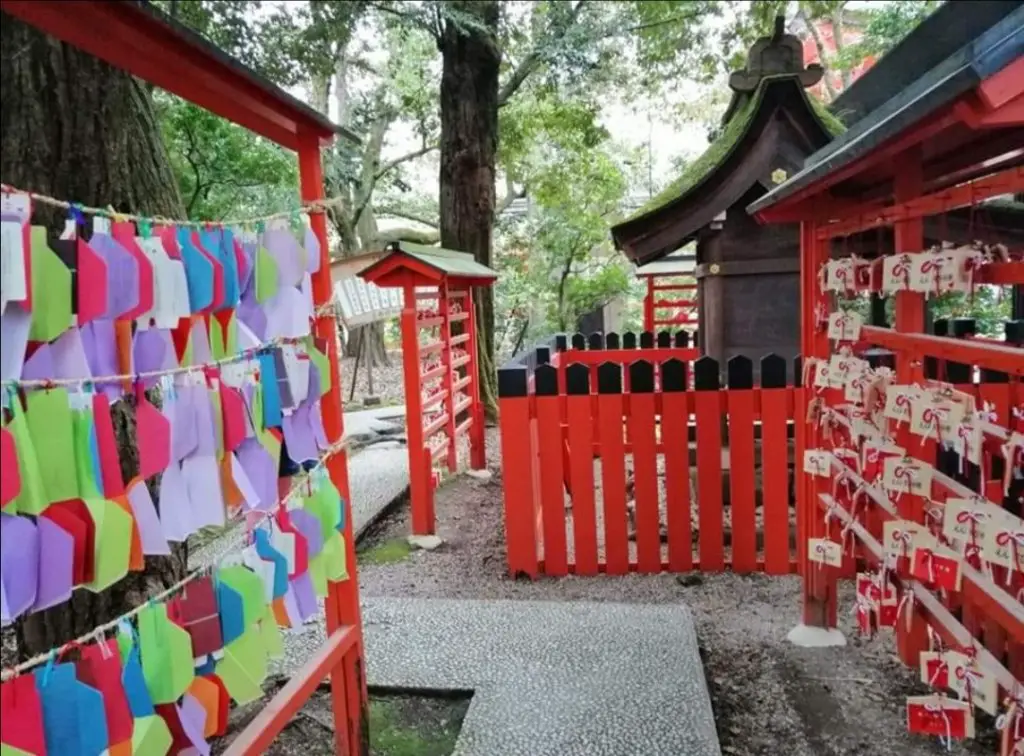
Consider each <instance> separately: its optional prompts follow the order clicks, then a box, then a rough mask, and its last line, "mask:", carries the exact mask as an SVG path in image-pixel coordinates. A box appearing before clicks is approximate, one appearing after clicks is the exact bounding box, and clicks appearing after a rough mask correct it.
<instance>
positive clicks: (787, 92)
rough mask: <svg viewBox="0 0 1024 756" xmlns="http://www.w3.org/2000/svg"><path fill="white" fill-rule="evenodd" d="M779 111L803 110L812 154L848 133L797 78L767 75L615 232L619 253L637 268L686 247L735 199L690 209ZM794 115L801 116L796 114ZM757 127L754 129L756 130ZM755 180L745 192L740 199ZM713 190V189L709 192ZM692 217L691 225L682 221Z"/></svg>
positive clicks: (733, 167) (735, 98)
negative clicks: (659, 234)
mask: <svg viewBox="0 0 1024 756" xmlns="http://www.w3.org/2000/svg"><path fill="white" fill-rule="evenodd" d="M777 107H787V108H789V109H790V110H794V109H795V110H802V111H803V114H804V115H805V116H806V118H805V119H803V120H806V121H808V122H809V125H811V126H812V127H813V130H816V131H817V133H816V134H813V133H812V134H811V138H812V140H813V141H814V144H811V145H808V153H810V152H813V151H814V149H816V148H818V147H821V146H822V145H824V144H826V143H828V142H829V141H830V140H831V139H832V138H833V137H835V136H837V135H838V134H841V133H842V132H843V130H844V128H845V127H844V126H843V124H842V122H841V121H840V120H839V119H838V118H836V117H835V116H834V115H832V114H831V113H829V112H828V110H826V108H825V106H824V105H823V104H822V103H821V102H819V101H818V100H816V99H815V98H814V97H813V96H811V95H808V93H807V91H806V90H805V89H804V85H803V83H802V82H801V81H800V79H799V77H798V76H796V75H794V74H780V75H774V76H767V77H765V78H763V79H761V81H760V82H759V83H758V84H757V87H756V89H754V91H753V92H752V93H749V94H747V93H736V94H734V95H733V100H732V102H731V103H730V105H729V109H728V110H727V111H726V119H727V120H726V122H725V126H724V128H723V130H722V132H721V133H720V134H719V135H718V137H717V138H716V139H715V140H714V142H712V143H711V145H710V146H709V147H708V149H707V150H706V151H705V152H704V153H703V154H702V155H701V156H700V157H699V158H697V159H696V160H694V161H693V162H692V163H690V164H689V165H688V166H687V167H686V169H685V170H684V171H683V173H682V174H681V175H680V176H679V178H677V179H676V180H675V181H673V182H672V183H671V184H669V185H668V186H667V187H665V189H663V190H662V191H661V192H659V193H658V194H657V195H656V196H654V197H652V198H651V200H650V201H648V202H647V203H646V204H645V205H643V206H642V207H641V208H640V209H639V210H638V211H637V212H635V213H634V214H633V215H632V216H630V217H629V218H627V219H626V220H624V221H622V222H621V223H619V224H617V225H615V226H613V227H612V237H613V239H614V241H615V245H616V247H617V248H618V249H620V250H622V251H624V252H625V253H626V256H627V257H629V258H630V259H631V260H633V261H634V262H636V263H646V262H650V261H651V260H654V259H658V258H659V257H663V256H664V255H666V254H669V253H670V252H672V251H674V250H676V249H678V248H679V247H681V246H683V245H684V244H685V243H686V242H688V241H689V240H691V239H692V238H693V236H694V235H695V234H696V233H697V231H699V230H700V229H701V228H703V227H704V226H705V225H707V223H708V222H709V221H710V220H711V217H714V216H715V215H718V214H719V213H721V212H723V211H724V210H726V209H727V208H728V207H729V206H730V205H731V204H732V203H733V202H735V201H736V200H738V199H739V196H736V197H731V196H730V197H727V196H725V195H723V196H722V198H721V202H720V203H719V204H718V206H716V207H714V208H713V209H711V210H710V211H708V212H705V213H695V212H694V210H696V208H695V207H692V205H693V204H694V203H695V202H696V201H697V200H698V199H701V200H705V199H707V197H706V195H705V193H704V192H703V191H702V190H704V189H706V188H708V189H709V188H710V185H712V184H715V185H718V186H720V185H721V184H722V183H724V182H723V181H721V180H716V179H719V178H721V177H719V176H718V174H719V173H730V172H731V171H733V170H736V169H738V168H739V167H740V166H741V165H742V163H743V159H742V153H745V152H747V151H749V150H750V149H751V148H752V147H753V146H754V145H755V144H756V142H757V139H758V137H759V136H760V132H761V130H762V129H763V127H764V125H765V124H766V123H767V121H768V116H769V115H771V113H772V112H774V110H775V109H776V108H777ZM796 115H798V116H799V115H800V114H799V113H797V114H796ZM755 127H756V128H755ZM755 182H756V178H752V179H751V181H750V182H749V183H748V184H747V185H746V186H744V187H742V189H741V190H740V193H741V194H742V193H743V192H745V191H746V190H747V189H749V187H750V185H752V184H753V183H755ZM711 191H714V190H711ZM686 216H693V217H692V218H691V219H690V220H689V221H688V222H686V221H684V220H683V219H685V218H686ZM675 218H678V219H679V222H678V223H673V224H672V225H673V227H674V229H675V233H674V234H666V236H665V238H664V239H659V240H657V241H655V240H654V239H651V238H649V237H650V236H651V233H652V230H654V228H655V227H656V226H662V225H665V224H667V223H669V222H671V221H672V220H673V219H675Z"/></svg>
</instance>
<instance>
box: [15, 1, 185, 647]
mask: <svg viewBox="0 0 1024 756" xmlns="http://www.w3.org/2000/svg"><path fill="white" fill-rule="evenodd" d="M0 26H2V36H0V39H2V44H0V48H2V50H3V53H2V65H0V79H2V80H3V82H4V107H3V109H2V111H0V162H2V175H3V178H4V181H6V182H9V183H11V184H12V185H14V186H16V187H18V188H21V189H26V190H30V191H35V192H39V193H41V194H48V195H50V196H54V197H58V198H61V199H70V200H74V201H76V202H82V203H84V204H88V205H94V206H101V207H105V206H107V205H111V206H113V207H115V208H117V209H118V210H123V211H126V212H138V213H144V214H151V215H163V216H167V217H178V218H181V217H184V213H185V211H184V207H183V206H182V202H181V197H180V195H179V193H178V188H177V185H176V183H175V180H174V175H173V174H172V172H171V168H170V163H169V161H168V158H167V152H166V150H165V148H164V145H163V142H162V141H161V139H160V131H159V129H158V127H157V124H156V120H155V117H154V112H153V106H152V102H151V100H150V95H149V92H148V91H147V89H146V88H145V87H144V86H143V85H142V84H140V82H138V81H136V80H135V79H133V78H132V77H130V76H128V75H127V74H125V73H123V72H121V71H118V70H115V69H113V68H111V67H110V66H108V65H106V64H105V63H101V62H100V61H98V60H97V59H95V58H93V57H91V56H88V55H85V54H84V53H81V52H79V51H78V50H75V49H73V48H70V47H68V46H67V45H64V44H61V43H59V42H57V41H55V40H53V39H51V38H50V37H47V36H45V35H43V34H40V33H39V32H37V31H36V30H34V29H32V28H30V27H28V26H26V25H24V24H22V23H21V22H19V21H16V20H14V19H13V18H11V17H9V16H6V15H5V16H4V17H3V24H2V25H0ZM64 218H65V213H64V212H63V211H60V210H56V209H54V208H50V207H46V206H42V205H37V207H36V208H34V215H33V222H34V223H37V224H45V225H47V226H49V227H50V228H52V229H61V228H63V225H64ZM113 414H114V418H113V419H114V428H115V431H116V433H117V438H118V442H119V446H120V457H121V471H122V474H123V476H124V479H125V480H126V481H127V480H130V479H131V478H132V477H134V476H135V475H136V474H137V473H138V456H137V451H136V444H135V418H134V401H133V400H128V401H120V402H117V403H116V404H115V405H114V413H113ZM186 558H187V556H186V553H185V548H184V546H182V547H178V548H176V549H175V552H174V554H173V555H172V556H171V557H147V559H146V570H145V571H144V572H141V573H130V574H129V575H128V577H126V578H125V579H124V580H122V581H120V582H119V583H118V584H117V585H115V586H114V587H112V588H111V589H110V590H107V591H105V592H103V593H100V594H93V593H90V592H89V591H87V590H77V591H75V593H74V595H73V596H72V598H71V600H70V601H69V602H67V603H64V604H62V605H60V606H57V607H54V608H52V609H49V610H47V611H44V612H40V613H37V614H33V615H30V616H28V617H27V618H25V619H23V620H22V621H20V622H18V623H17V627H16V633H17V638H18V652H19V655H20V656H22V657H23V658H24V657H27V656H32V655H34V654H37V653H41V652H44V651H46V650H48V649H50V648H52V647H54V646H57V645H59V644H62V643H64V642H66V641H68V640H70V639H72V638H75V637H77V636H80V635H83V634H85V633H87V632H89V630H91V629H92V628H93V627H95V626H96V625H98V624H101V623H103V622H105V621H107V620H109V619H112V618H113V617H116V616H118V615H119V614H122V613H123V612H125V611H127V610H128V609H130V608H131V607H133V606H135V605H137V604H139V603H141V602H142V601H143V600H145V598H146V596H148V595H152V594H153V593H154V592H156V591H158V590H160V589H162V588H164V587H166V586H168V585H171V584H172V583H174V582H175V581H177V580H179V579H180V578H181V577H182V576H183V575H184V572H185V565H186Z"/></svg>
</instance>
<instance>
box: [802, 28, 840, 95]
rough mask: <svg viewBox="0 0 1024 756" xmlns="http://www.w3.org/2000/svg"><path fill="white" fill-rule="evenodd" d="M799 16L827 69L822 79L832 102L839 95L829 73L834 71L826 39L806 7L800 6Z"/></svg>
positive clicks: (822, 63) (819, 58)
mask: <svg viewBox="0 0 1024 756" xmlns="http://www.w3.org/2000/svg"><path fill="white" fill-rule="evenodd" d="M796 15H797V18H799V19H801V20H802V21H803V22H804V23H805V24H806V25H807V30H808V31H809V32H810V34H811V39H813V40H814V47H815V48H816V49H817V50H818V60H819V61H821V65H822V67H823V68H824V69H825V75H824V76H822V77H821V80H822V81H823V82H824V83H825V90H826V91H827V92H828V99H829V101H830V102H831V101H832V100H835V99H836V97H837V96H838V92H836V88H835V87H834V86H832V79H831V78H830V76H829V74H831V73H832V67H831V65H829V64H830V62H831V61H829V59H828V56H827V55H826V50H825V40H823V39H822V38H821V33H820V32H819V31H818V27H817V26H815V25H814V20H813V19H812V18H811V17H810V16H809V15H807V14H806V13H804V9H803V8H800V9H799V10H798V11H797V12H796Z"/></svg>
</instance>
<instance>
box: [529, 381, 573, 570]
mask: <svg viewBox="0 0 1024 756" xmlns="http://www.w3.org/2000/svg"><path fill="white" fill-rule="evenodd" d="M536 403H537V442H538V443H537V448H538V453H539V462H540V496H541V509H542V510H543V511H542V513H541V517H542V518H543V533H544V537H543V543H544V574H546V575H553V576H555V577H558V576H561V575H568V574H569V566H568V564H569V562H568V554H567V548H566V537H565V475H566V473H564V472H563V467H562V465H563V462H562V459H563V453H564V448H565V447H564V443H563V441H562V423H561V417H560V415H559V411H558V410H559V405H561V403H562V397H561V396H559V395H557V394H555V395H549V396H541V395H538V396H537V397H536ZM524 483H525V481H524Z"/></svg>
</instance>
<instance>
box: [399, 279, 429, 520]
mask: <svg viewBox="0 0 1024 756" xmlns="http://www.w3.org/2000/svg"><path fill="white" fill-rule="evenodd" d="M404 291H405V302H404V306H403V307H402V315H401V329H402V377H403V379H404V385H405V432H406V442H407V444H408V447H409V506H410V508H411V509H412V532H413V533H414V534H416V535H432V534H433V532H434V518H433V516H432V510H433V507H432V506H431V499H432V498H433V496H434V492H433V486H432V485H431V482H430V475H429V474H427V472H426V471H425V470H424V465H423V452H424V450H425V449H426V442H427V439H425V438H424V437H423V400H422V395H421V393H420V334H419V323H418V322H417V320H416V310H417V307H416V286H415V284H413V283H412V282H411V281H410V282H408V283H406V284H405V286H404ZM428 454H429V452H428Z"/></svg>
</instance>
